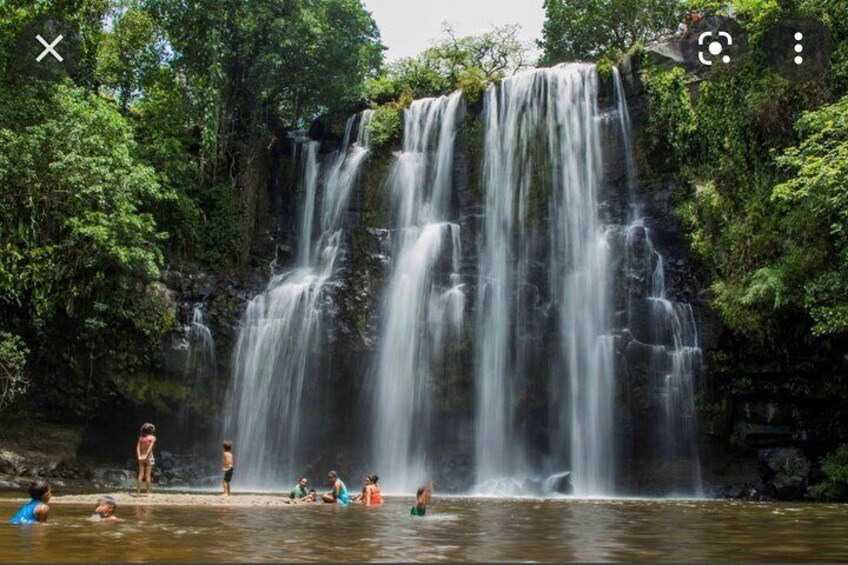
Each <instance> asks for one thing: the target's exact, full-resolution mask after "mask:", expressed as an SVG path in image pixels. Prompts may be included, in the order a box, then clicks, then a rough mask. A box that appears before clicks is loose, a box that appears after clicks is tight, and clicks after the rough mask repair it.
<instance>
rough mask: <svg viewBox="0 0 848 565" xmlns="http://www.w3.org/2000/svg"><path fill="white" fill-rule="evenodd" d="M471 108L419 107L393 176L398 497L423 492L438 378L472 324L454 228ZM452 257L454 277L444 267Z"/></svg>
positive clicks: (389, 384) (429, 103)
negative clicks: (465, 326) (450, 340)
mask: <svg viewBox="0 0 848 565" xmlns="http://www.w3.org/2000/svg"><path fill="white" fill-rule="evenodd" d="M463 108H464V105H463V99H462V94H461V93H456V94H453V95H452V96H447V97H441V98H435V99H425V100H417V101H415V102H413V103H412V105H411V106H410V108H409V109H408V110H407V111H406V113H405V127H404V143H403V152H401V153H399V154H398V155H397V156H396V159H395V163H394V165H393V168H392V171H391V173H390V177H389V185H390V187H391V194H392V199H393V203H394V210H395V217H396V228H397V231H396V232H395V243H394V251H393V266H392V271H391V275H390V277H389V282H388V286H387V289H386V294H385V297H384V301H383V307H382V318H381V319H382V331H381V339H380V345H379V351H378V354H377V358H376V366H375V368H374V370H373V374H374V378H375V382H374V396H373V402H374V404H373V415H374V421H373V425H374V434H373V461H374V464H375V468H377V469H380V475H381V476H382V477H383V481H382V483H381V484H384V485H385V487H384V488H385V489H386V490H389V491H397V492H402V491H406V492H408V491H409V490H414V488H415V486H416V485H417V484H418V483H419V482H420V481H422V480H423V479H424V478H425V477H426V476H427V474H428V469H427V453H426V449H427V446H428V443H429V428H430V425H431V423H432V398H431V397H432V387H433V384H434V383H433V380H434V375H435V374H436V373H437V372H438V368H439V367H438V364H439V363H441V362H442V359H443V355H442V353H443V351H444V349H445V340H446V338H447V336H448V335H451V334H452V335H458V334H459V331H460V328H461V325H462V321H463V311H464V304H465V295H464V293H463V291H462V284H461V282H460V277H459V274H458V271H459V260H460V253H461V249H460V246H459V226H458V225H457V224H454V223H450V222H449V215H450V206H449V205H450V194H451V186H452V178H453V155H454V142H455V137H456V124H457V120H458V119H459V118H460V114H461V112H462V111H463ZM446 251H450V255H449V257H450V270H451V272H450V273H448V274H447V275H445V273H442V272H439V270H438V268H437V267H438V264H439V260H440V258H441V257H443V255H444V254H445V253H446Z"/></svg>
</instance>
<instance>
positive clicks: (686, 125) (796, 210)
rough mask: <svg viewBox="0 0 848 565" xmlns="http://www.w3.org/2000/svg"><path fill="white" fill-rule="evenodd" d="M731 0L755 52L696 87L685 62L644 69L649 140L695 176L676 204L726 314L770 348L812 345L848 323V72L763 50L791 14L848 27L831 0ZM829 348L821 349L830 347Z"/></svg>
mask: <svg viewBox="0 0 848 565" xmlns="http://www.w3.org/2000/svg"><path fill="white" fill-rule="evenodd" d="M714 8H716V6H711V7H708V8H707V9H714ZM733 8H734V10H735V11H736V13H737V17H738V18H739V19H740V21H741V22H742V23H743V25H744V26H745V27H746V29H747V30H748V32H749V34H750V36H749V41H750V43H751V47H752V51H753V53H754V56H752V57H750V58H749V59H748V60H747V61H745V62H742V63H740V64H738V65H736V66H734V67H723V68H716V69H713V70H712V71H711V72H710V74H709V76H708V78H707V79H706V80H703V81H702V82H700V83H699V84H698V85H697V89H696V90H695V91H696V92H697V96H691V95H690V93H689V92H688V91H687V86H686V85H685V84H684V82H683V75H682V73H681V72H680V71H663V70H660V69H655V68H650V67H649V68H647V69H645V70H644V71H643V80H644V83H645V87H646V91H647V94H648V100H649V105H650V109H651V117H650V124H649V127H648V128H647V134H648V137H647V142H648V143H647V145H648V147H649V149H652V150H653V157H655V158H652V159H651V162H652V164H656V163H657V162H658V161H660V162H661V161H662V159H661V158H665V162H664V163H663V164H664V165H665V167H664V168H663V170H662V171H660V172H670V171H673V170H678V171H682V172H683V176H684V177H685V178H686V179H687V180H688V181H689V183H690V186H691V188H690V190H689V191H688V193H687V194H685V195H681V198H680V199H679V200H680V202H679V206H678V213H679V215H680V217H681V219H682V220H683V222H684V224H685V225H686V227H687V229H688V232H689V235H690V240H691V242H692V246H693V249H694V250H695V251H696V252H697V253H698V255H699V256H700V257H701V259H702V260H703V262H704V264H705V266H707V267H708V268H709V269H710V270H711V274H712V280H713V284H712V292H713V304H714V305H715V306H716V307H717V308H718V310H719V312H720V313H721V315H722V318H723V319H724V321H725V322H726V323H727V325H728V326H729V327H730V328H731V329H733V330H735V331H736V332H738V333H739V334H740V335H744V336H745V338H746V339H747V340H749V341H750V342H754V343H758V344H760V345H759V346H760V347H761V348H768V349H769V350H771V351H780V352H782V353H785V352H789V351H792V350H793V349H794V350H796V351H797V350H798V349H799V348H801V347H802V344H801V343H800V342H799V341H798V340H799V339H800V340H804V341H803V347H808V346H809V347H810V348H811V350H810V351H811V353H810V354H812V351H813V350H814V349H815V346H814V345H813V342H812V341H809V340H812V339H813V336H836V335H840V334H844V333H845V329H846V328H848V301H846V296H848V286H846V285H844V284H843V283H842V281H843V280H845V275H846V274H848V272H846V271H848V263H846V262H845V259H844V257H845V254H846V251H845V250H846V249H848V247H846V246H845V243H844V240H843V235H842V226H843V225H844V222H845V217H844V215H843V214H844V213H843V209H844V207H846V205H848V202H846V201H845V200H844V198H843V196H844V195H843V192H844V190H845V189H844V187H845V184H846V176H845V175H846V172H845V167H844V166H843V163H844V162H845V159H846V153H845V151H846V150H845V140H846V134H845V113H846V105H845V102H844V101H840V102H837V103H836V104H832V105H828V103H829V102H833V101H834V100H836V99H838V96H839V95H840V93H842V94H841V95H843V96H844V91H842V90H841V86H840V80H839V76H840V75H839V72H841V71H839V70H838V69H837V70H836V71H832V72H831V73H828V74H827V75H824V76H822V77H820V79H819V80H815V81H809V82H806V83H803V84H801V83H797V82H794V81H789V80H786V79H783V78H782V77H780V76H778V75H777V74H776V73H775V72H774V71H773V70H772V69H771V68H770V67H769V66H768V63H767V62H766V60H765V59H764V58H763V57H761V56H758V54H761V51H760V50H761V49H762V40H763V37H764V36H765V34H766V33H767V32H768V31H769V29H770V27H771V26H772V25H773V24H774V23H775V22H776V21H778V20H779V19H780V18H784V17H790V16H796V15H799V16H800V15H813V16H816V17H819V18H821V19H822V20H823V21H825V22H829V24H830V26H831V32H832V33H833V35H834V39H835V41H836V49H837V50H838V49H840V48H842V47H841V46H844V45H845V43H846V39H848V35H846V30H845V24H844V23H843V21H842V20H839V22H838V23H836V21H837V20H838V18H833V17H832V16H831V13H832V12H833V10H832V6H831V3H829V2H821V1H818V2H817V1H814V0H810V1H809V2H793V1H791V0H788V1H785V2H776V1H772V0H744V1H739V2H734V3H733ZM814 109H818V110H816V111H813V112H810V110H814ZM805 112H808V113H807V114H804V113H805ZM802 114H803V115H804V117H802V118H801V116H802ZM799 118H800V120H799ZM796 120H798V123H797V125H798V128H797V131H796V129H795V128H794V127H793V124H795V122H796ZM799 139H800V143H799ZM793 146H794V147H793ZM818 347H821V348H824V349H826V348H827V347H829V346H828V344H827V343H826V342H823V341H822V342H819V344H818ZM824 349H823V350H822V351H821V359H827V358H828V355H829V354H828V353H827V352H826V351H824Z"/></svg>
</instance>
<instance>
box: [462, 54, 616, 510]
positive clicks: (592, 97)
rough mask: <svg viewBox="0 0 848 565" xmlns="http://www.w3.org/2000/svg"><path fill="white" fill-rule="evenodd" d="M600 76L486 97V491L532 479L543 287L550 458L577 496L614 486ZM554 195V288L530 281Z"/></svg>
mask: <svg viewBox="0 0 848 565" xmlns="http://www.w3.org/2000/svg"><path fill="white" fill-rule="evenodd" d="M597 96H598V75H597V71H596V69H595V67H594V66H592V65H587V64H570V65H561V66H558V67H555V68H552V69H538V70H532V71H528V72H524V73H521V74H518V75H516V76H514V77H511V78H508V79H505V80H504V81H502V83H501V84H500V85H497V86H493V87H490V89H489V90H488V92H487V94H486V99H485V122H486V137H485V163H484V185H485V225H484V233H483V241H482V249H481V255H480V264H479V276H480V285H479V289H478V297H477V304H478V317H477V322H476V326H477V330H476V332H477V376H476V383H477V410H476V434H475V435H476V469H477V481H478V483H479V484H481V485H485V484H486V483H487V482H491V481H496V480H497V479H498V478H500V477H509V476H515V475H516V474H517V473H521V472H523V471H525V468H526V465H527V461H526V448H525V443H526V432H525V430H523V429H522V424H521V422H520V420H519V414H517V413H516V409H517V407H518V406H519V402H520V401H521V400H522V397H523V396H524V395H525V394H527V392H526V386H525V385H526V383H527V380H528V377H529V376H530V375H529V374H528V361H529V360H528V358H527V357H528V354H529V353H528V352H529V347H528V343H527V339H528V337H527V336H528V323H529V322H528V321H527V320H526V316H525V314H526V313H527V312H528V311H529V310H530V305H532V304H534V303H535V302H538V301H539V295H540V294H542V293H543V290H542V289H543V288H544V287H545V283H546V284H547V289H548V291H549V294H550V307H551V310H552V313H553V316H554V318H555V324H556V325H555V328H552V329H553V331H556V332H557V334H558V340H556V341H557V342H558V343H559V344H560V347H559V349H558V351H556V352H554V358H553V359H552V363H551V365H550V369H549V375H548V391H547V394H548V398H549V421H550V434H551V446H550V451H551V461H550V465H551V466H552V468H553V469H570V470H571V471H572V473H573V477H572V483H573V486H574V492H575V493H576V494H579V495H599V494H608V493H610V492H611V491H612V488H613V480H614V449H613V443H614V441H613V439H614V438H613V412H614V394H613V389H614V368H613V348H612V343H613V342H612V338H611V337H610V336H609V330H610V309H611V306H610V302H611V284H610V282H611V281H610V272H609V271H610V259H609V250H608V242H607V236H606V232H605V230H604V229H603V227H602V226H601V224H600V220H599V217H598V188H599V185H600V182H601V180H602V177H603V170H602V159H601V157H602V155H601V143H600V120H599V111H598V105H597ZM539 198H542V199H544V202H545V205H544V206H542V207H541V208H542V209H545V210H547V217H546V218H545V219H543V220H542V221H541V222H539V223H541V224H542V225H543V226H545V228H546V230H547V239H548V249H549V251H548V258H547V262H548V265H547V272H548V277H549V278H548V280H547V281H540V280H538V277H536V276H533V275H532V262H533V260H534V256H533V252H534V249H532V248H531V242H532V239H533V237H532V236H534V235H539V230H540V229H542V228H540V227H539V225H538V223H537V224H535V225H531V221H530V220H531V219H530V218H528V210H529V209H530V207H531V206H532V204H533V199H537V200H538V199H539Z"/></svg>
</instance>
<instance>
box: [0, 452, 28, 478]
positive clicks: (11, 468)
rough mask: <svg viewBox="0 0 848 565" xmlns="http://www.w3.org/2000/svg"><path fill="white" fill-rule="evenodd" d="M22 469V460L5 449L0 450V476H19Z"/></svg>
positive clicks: (18, 455)
mask: <svg viewBox="0 0 848 565" xmlns="http://www.w3.org/2000/svg"><path fill="white" fill-rule="evenodd" d="M23 469H24V458H23V456H21V455H20V454H18V453H15V452H13V451H9V450H6V449H2V450H0V474H2V475H20V474H21V473H22V472H23Z"/></svg>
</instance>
